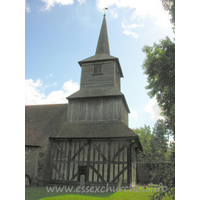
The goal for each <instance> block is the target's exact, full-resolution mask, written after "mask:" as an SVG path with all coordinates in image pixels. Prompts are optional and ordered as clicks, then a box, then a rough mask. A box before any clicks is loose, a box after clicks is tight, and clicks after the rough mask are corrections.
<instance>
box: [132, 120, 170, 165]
mask: <svg viewBox="0 0 200 200" xmlns="http://www.w3.org/2000/svg"><path fill="white" fill-rule="evenodd" d="M133 131H134V132H135V133H137V134H138V135H139V138H140V142H141V145H142V147H143V154H142V155H144V156H142V155H141V156H138V157H137V161H138V162H146V163H154V162H164V161H166V160H167V159H166V158H167V157H169V155H168V156H167V153H168V143H167V142H168V140H167V138H166V136H167V128H166V125H165V123H164V121H163V120H158V121H157V122H156V123H155V125H154V128H153V132H152V133H151V128H150V126H147V125H144V127H140V128H139V129H138V128H137V129H133ZM168 154H169V153H168Z"/></svg>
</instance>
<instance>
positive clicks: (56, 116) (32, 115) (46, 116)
mask: <svg viewBox="0 0 200 200" xmlns="http://www.w3.org/2000/svg"><path fill="white" fill-rule="evenodd" d="M66 119H67V104H51V105H32V106H25V145H27V146H41V145H42V143H43V142H44V141H45V140H46V139H47V138H48V137H49V136H50V135H51V134H52V133H53V132H57V131H58V130H60V129H61V128H62V126H63V125H64V124H65V121H66Z"/></svg>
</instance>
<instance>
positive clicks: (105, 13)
mask: <svg viewBox="0 0 200 200" xmlns="http://www.w3.org/2000/svg"><path fill="white" fill-rule="evenodd" d="M103 10H104V16H105V15H106V10H108V8H104V9H103Z"/></svg>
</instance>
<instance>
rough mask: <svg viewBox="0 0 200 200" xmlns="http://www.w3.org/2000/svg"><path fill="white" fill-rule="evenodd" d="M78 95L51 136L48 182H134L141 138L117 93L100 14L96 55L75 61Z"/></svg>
mask: <svg viewBox="0 0 200 200" xmlns="http://www.w3.org/2000/svg"><path fill="white" fill-rule="evenodd" d="M79 65H80V66H81V82H80V90H79V91H77V92H75V93H74V94H72V95H71V96H69V97H67V99H68V100H69V103H68V105H67V119H66V122H65V123H63V124H62V125H61V126H60V127H59V131H57V132H55V133H53V134H52V135H51V136H50V137H49V139H50V140H51V141H52V142H51V144H52V150H51V161H50V181H49V183H52V184H54V183H63V184H75V185H76V184H80V179H81V178H80V177H82V178H83V177H84V180H85V183H86V185H87V184H88V185H95V184H102V185H105V184H107V183H109V184H111V185H117V184H118V183H119V181H121V182H122V185H129V186H130V184H132V185H134V184H135V183H136V154H137V153H138V152H141V151H142V147H141V144H140V141H139V137H138V135H137V134H135V133H134V132H133V131H132V130H131V129H130V128H128V113H129V108H128V105H127V103H126V99H125V97H124V95H123V94H122V93H121V87H120V79H121V78H122V77H123V74H122V70H121V66H120V63H119V60H118V58H116V57H114V56H111V55H110V47H109V40H108V32H107V25H106V16H105V15H104V18H103V23H102V26H101V31H100V35H99V40H98V44H97V48H96V53H95V55H94V56H91V57H89V58H86V59H84V60H81V61H79Z"/></svg>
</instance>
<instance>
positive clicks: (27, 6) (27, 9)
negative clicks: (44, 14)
mask: <svg viewBox="0 0 200 200" xmlns="http://www.w3.org/2000/svg"><path fill="white" fill-rule="evenodd" d="M25 10H26V12H27V13H29V12H31V8H30V6H29V4H27V3H26V1H25Z"/></svg>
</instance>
